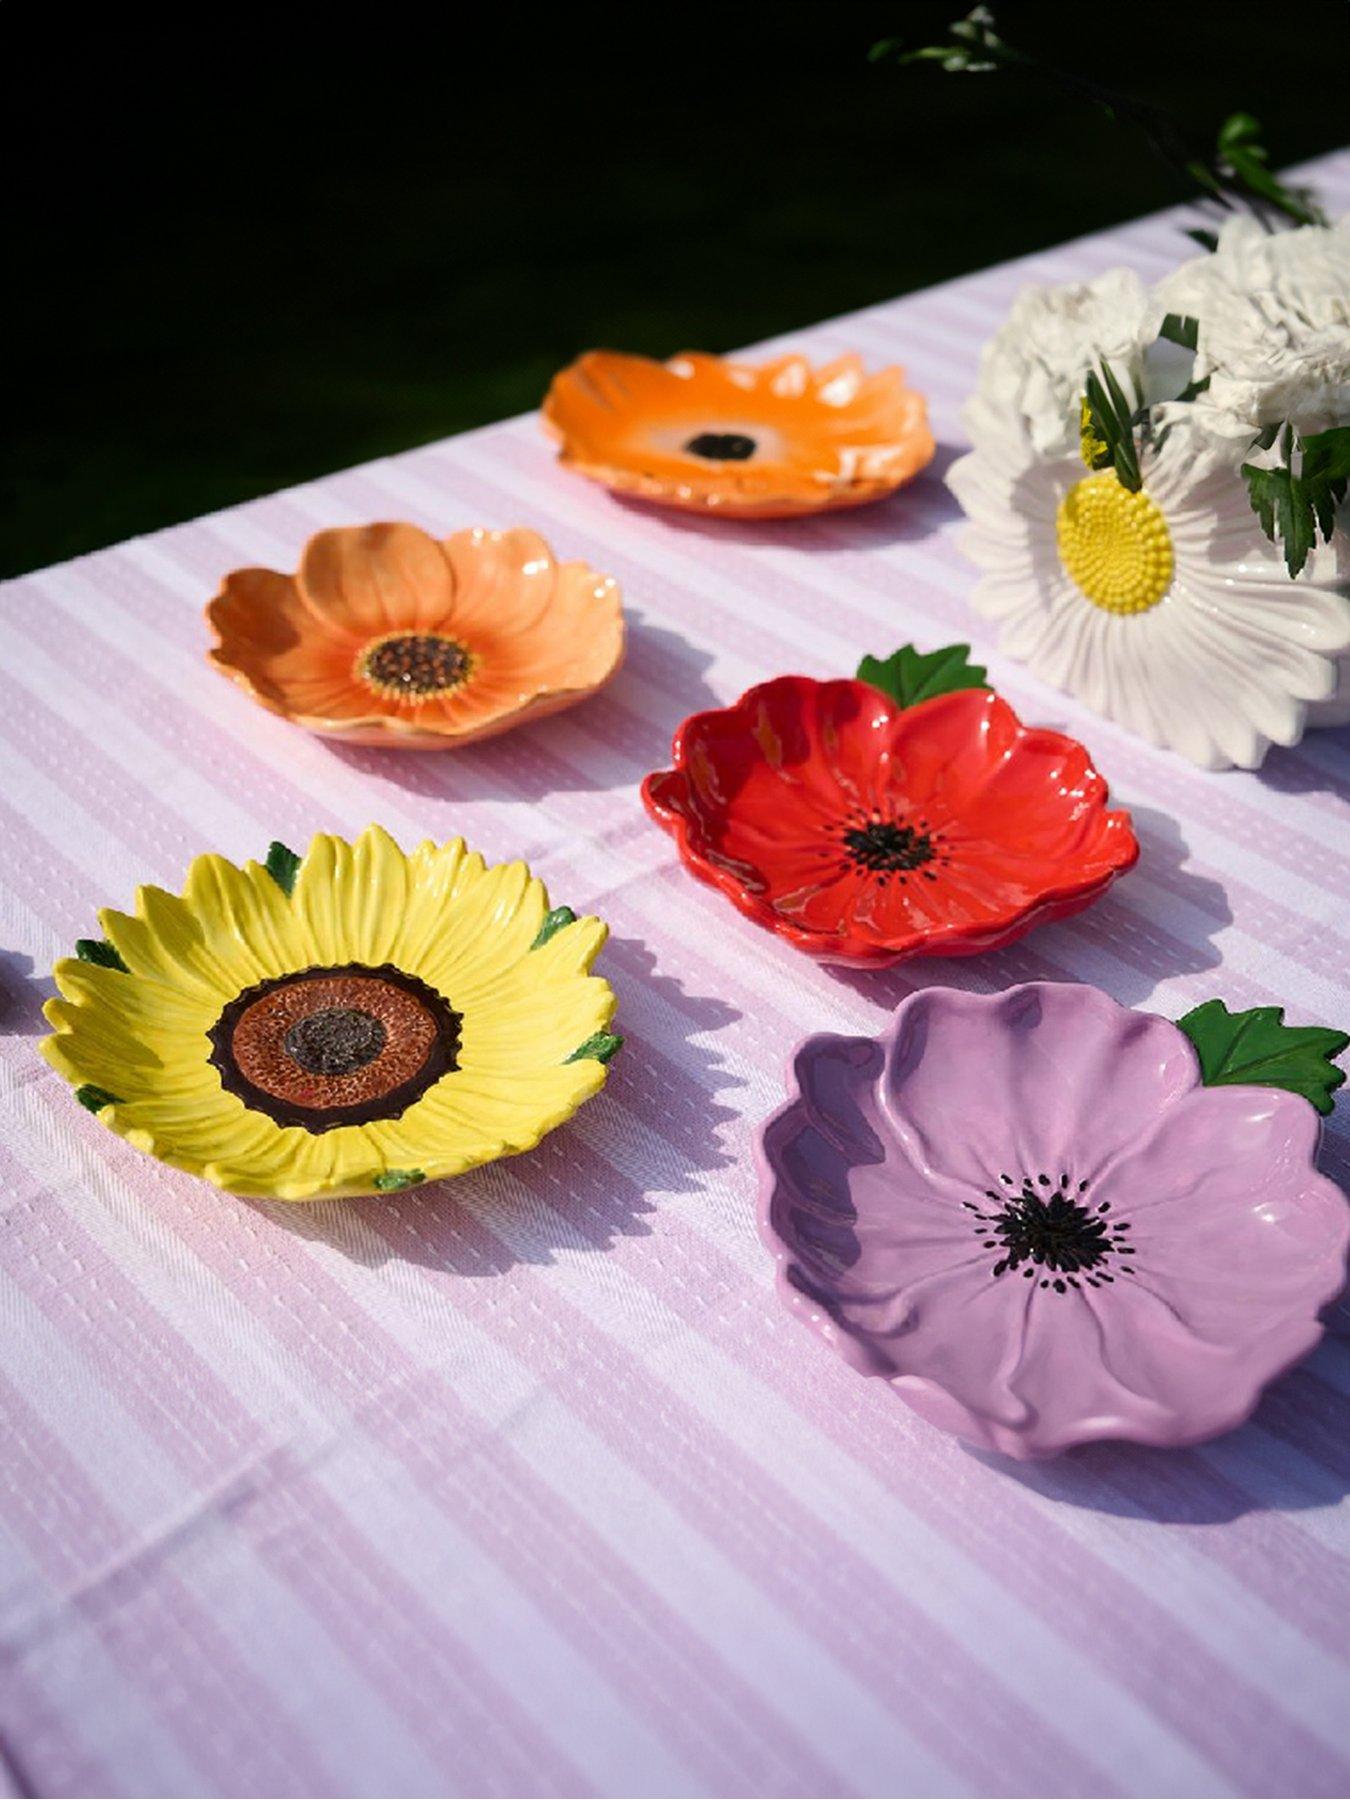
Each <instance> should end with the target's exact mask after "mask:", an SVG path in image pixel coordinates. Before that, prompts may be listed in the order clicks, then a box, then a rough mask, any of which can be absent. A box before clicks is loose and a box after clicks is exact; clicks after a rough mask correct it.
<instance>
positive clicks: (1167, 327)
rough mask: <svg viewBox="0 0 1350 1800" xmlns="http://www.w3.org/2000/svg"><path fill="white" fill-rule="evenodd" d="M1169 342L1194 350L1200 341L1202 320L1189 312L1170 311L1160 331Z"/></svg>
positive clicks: (1159, 334)
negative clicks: (1193, 316) (1194, 317)
mask: <svg viewBox="0 0 1350 1800" xmlns="http://www.w3.org/2000/svg"><path fill="white" fill-rule="evenodd" d="M1158 336H1159V337H1165V338H1166V339H1167V341H1168V343H1169V344H1180V345H1181V348H1182V349H1183V350H1194V349H1195V346H1196V345H1197V344H1198V343H1199V341H1200V321H1199V319H1193V318H1191V316H1190V314H1189V313H1168V315H1167V317H1166V318H1165V319H1164V320H1163V322H1162V326H1161V328H1160V330H1159V332H1158Z"/></svg>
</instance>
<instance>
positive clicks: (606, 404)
mask: <svg viewBox="0 0 1350 1800" xmlns="http://www.w3.org/2000/svg"><path fill="white" fill-rule="evenodd" d="M543 419H544V425H545V428H546V429H547V430H548V431H549V432H550V433H551V434H552V436H554V437H555V438H557V439H558V440H559V442H560V444H561V450H560V452H559V455H560V458H561V460H562V462H563V463H564V464H565V465H566V466H567V467H568V468H572V469H576V470H577V471H578V473H580V474H582V475H588V476H590V477H591V478H592V480H595V481H599V482H602V483H603V484H604V485H605V486H606V487H609V488H613V489H615V490H616V491H617V492H619V493H623V494H631V495H633V496H635V497H637V498H639V499H642V500H654V501H657V502H659V503H661V504H662V505H666V506H678V507H684V508H687V509H691V510H693V511H696V512H711V513H723V514H728V515H732V516H735V517H739V518H762V519H781V518H789V517H791V516H792V515H793V514H796V513H814V512H823V511H826V510H828V509H829V508H832V507H839V506H859V505H862V504H863V502H865V501H868V500H877V499H880V498H881V497H882V496H883V495H885V494H890V493H893V492H894V491H895V489H896V488H898V487H901V486H902V485H903V484H904V483H905V482H907V481H909V480H911V479H912V478H913V477H914V476H915V475H917V474H918V473H919V471H920V470H921V469H923V468H924V467H926V465H927V464H928V463H929V462H931V461H932V458H933V436H932V433H931V432H930V431H929V429H928V414H927V408H926V407H925V405H924V401H923V396H922V395H920V394H916V393H915V392H914V391H913V389H911V388H907V387H906V386H905V382H904V376H903V374H902V373H901V371H900V370H899V369H882V370H880V371H878V373H876V374H875V375H866V374H864V372H863V366H862V362H861V360H860V359H859V358H858V357H856V356H845V357H841V358H840V359H839V361H837V362H833V363H829V364H828V365H826V366H825V367H823V368H820V369H813V368H812V366H811V365H810V363H808V362H807V361H806V359H805V358H804V357H801V356H782V357H778V358H777V359H776V360H774V361H773V362H767V363H763V364H759V365H755V364H751V363H743V362H732V361H724V360H723V359H722V358H721V357H718V356H706V355H703V354H701V353H699V352H697V351H689V352H687V353H686V354H684V355H682V356H676V357H673V358H672V359H671V360H670V361H669V362H664V363H663V362H654V361H652V360H651V359H650V358H649V357H645V356H624V355H620V354H619V353H618V352H617V351H609V350H592V351H590V352H588V354H587V355H585V356H583V357H581V358H580V359H579V360H578V361H577V362H575V363H573V364H572V365H571V367H570V368H567V369H564V370H563V371H562V372H561V374H559V375H556V376H555V377H554V379H553V383H552V386H551V387H550V388H549V391H548V396H547V398H546V399H545V401H544V408H543Z"/></svg>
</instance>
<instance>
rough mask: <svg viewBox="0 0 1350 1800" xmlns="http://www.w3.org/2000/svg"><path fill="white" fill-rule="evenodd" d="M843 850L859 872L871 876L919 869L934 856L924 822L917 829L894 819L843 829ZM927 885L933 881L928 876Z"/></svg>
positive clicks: (931, 877) (847, 826)
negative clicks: (861, 871)
mask: <svg viewBox="0 0 1350 1800" xmlns="http://www.w3.org/2000/svg"><path fill="white" fill-rule="evenodd" d="M844 849H845V850H846V851H847V853H848V856H849V858H850V860H851V861H852V862H854V863H856V864H857V866H858V867H859V868H860V869H870V870H872V871H873V872H874V873H877V872H884V873H887V874H889V873H891V872H893V871H895V870H900V869H921V868H923V866H924V864H925V863H930V862H932V861H933V859H934V858H935V857H936V855H937V846H936V844H935V843H934V842H933V834H932V833H931V832H930V831H929V830H928V829H927V821H926V820H922V819H921V820H920V821H919V823H918V824H917V825H901V824H900V823H898V821H896V820H894V819H882V818H878V817H876V816H873V817H872V818H870V819H866V820H864V821H863V822H862V823H861V824H858V825H846V826H845V827H844ZM928 879H929V880H930V881H932V880H935V879H936V877H935V876H933V875H929V877H928Z"/></svg>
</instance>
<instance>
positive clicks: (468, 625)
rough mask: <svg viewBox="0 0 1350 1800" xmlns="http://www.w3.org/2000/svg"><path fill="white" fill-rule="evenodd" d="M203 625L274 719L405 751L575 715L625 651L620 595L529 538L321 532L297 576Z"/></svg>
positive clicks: (251, 574) (228, 605)
mask: <svg viewBox="0 0 1350 1800" xmlns="http://www.w3.org/2000/svg"><path fill="white" fill-rule="evenodd" d="M207 619H208V621H209V622H210V624H211V626H212V629H213V631H214V633H215V636H216V643H215V645H214V647H213V648H212V650H211V652H210V656H211V660H212V662H214V663H215V665H216V667H217V668H218V669H220V670H221V672H222V673H223V674H225V675H228V676H229V677H230V678H231V679H232V680H234V681H236V682H237V683H238V684H239V685H240V686H241V687H242V688H244V689H245V691H246V692H247V693H249V694H250V695H251V696H252V697H253V698H254V699H255V700H257V701H258V702H259V704H260V705H262V706H265V707H267V708H268V710H269V711H271V712H275V713H279V714H281V716H282V717H283V718H287V719H291V720H293V721H294V722H295V723H296V724H297V725H303V726H305V727H306V728H307V729H308V730H310V731H314V732H318V733H319V734H320V735H322V736H324V737H328V738H334V739H338V740H340V741H342V742H344V743H354V744H369V745H376V746H380V747H387V748H395V749H408V750H444V749H448V748H451V747H453V746H456V745H460V744H467V743H471V742H472V741H473V740H475V739H477V738H485V737H492V736H495V735H496V734H497V733H498V732H501V731H506V730H508V729H509V728H510V727H511V726H513V725H518V724H521V723H522V722H523V721H524V720H526V719H530V718H539V717H542V716H543V715H544V714H546V713H551V712H557V711H559V710H560V709H561V708H563V707H565V706H573V705H575V704H576V703H577V701H579V700H584V699H585V698H586V697H587V696H588V695H590V694H592V693H594V692H595V691H596V689H597V688H599V687H601V686H602V685H603V684H604V683H605V682H606V681H608V680H609V679H610V677H611V676H612V675H613V674H614V673H615V672H616V670H617V669H618V667H619V664H620V662H621V661H622V659H623V648H624V625H623V612H622V608H621V606H620V601H619V588H618V584H617V583H616V582H615V581H613V580H612V579H611V577H609V576H608V575H597V574H596V572H595V571H594V570H593V569H591V568H589V567H587V565H586V564H585V563H581V562H566V563H559V562H557V561H556V560H555V558H554V556H553V552H552V551H551V550H550V548H549V546H548V545H547V544H546V543H545V541H544V540H543V538H541V537H540V536H539V535H538V533H537V532H533V531H526V530H522V529H516V530H513V531H485V530H482V529H475V530H471V531H458V532H456V533H455V534H454V535H453V536H452V537H449V538H446V539H445V540H444V541H443V542H441V541H438V540H437V539H435V538H433V537H431V536H430V535H429V534H428V533H427V532H425V531H421V530H419V529H418V528H417V527H416V526H415V525H399V524H383V525H363V526H355V527H344V528H342V529H339V530H335V531H321V532H319V533H318V535H317V536H316V537H313V538H311V539H310V541H309V543H308V544H307V545H306V546H305V550H304V554H303V556H302V558H301V562H300V568H299V570H298V571H297V573H296V574H295V575H281V574H278V573H276V572H275V571H274V570H271V569H237V570H235V571H234V573H233V574H231V575H228V576H227V577H226V579H225V582H224V585H223V587H222V588H221V591H220V593H219V594H218V595H217V596H216V598H215V599H214V600H213V601H212V602H211V604H210V606H209V607H208V608H207ZM419 682H420V683H421V686H420V687H419V685H418V684H419Z"/></svg>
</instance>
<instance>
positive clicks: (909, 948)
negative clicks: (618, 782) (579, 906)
mask: <svg viewBox="0 0 1350 1800" xmlns="http://www.w3.org/2000/svg"><path fill="white" fill-rule="evenodd" d="M966 648H967V647H966V646H965V645H964V644H962V645H952V646H950V647H949V648H947V649H945V650H939V651H933V652H932V653H931V654H929V655H927V656H920V655H918V654H917V653H916V652H915V651H914V650H913V649H911V648H910V647H908V646H906V648H905V649H903V650H899V651H897V652H896V653H895V655H894V656H892V657H890V658H888V659H887V660H886V661H885V662H879V661H877V660H876V659H875V658H872V657H867V658H865V659H864V661H863V663H862V665H861V667H860V669H859V679H857V680H853V681H814V680H811V679H808V678H807V677H805V676H800V675H785V676H781V677H780V678H779V679H778V680H776V681H770V682H766V683H764V684H763V685H762V686H760V687H754V688H751V689H750V691H749V692H748V693H746V694H743V695H742V696H741V698H740V699H739V700H738V701H737V702H736V704H735V705H734V706H731V707H727V708H724V709H722V710H719V711H715V712H705V713H696V714H695V715H694V716H693V717H692V718H690V719H686V720H685V722H684V724H683V725H681V726H680V728H679V730H678V732H677V733H676V735H675V744H674V763H675V766H674V768H672V769H665V770H662V771H660V772H659V773H657V774H653V775H649V776H648V777H647V779H646V781H645V782H644V784H643V790H642V792H643V798H644V800H645V801H646V804H647V808H648V811H649V812H650V813H651V814H652V816H653V818H655V819H656V821H657V823H658V824H660V825H662V826H663V827H664V828H665V829H666V830H667V831H669V832H670V833H671V834H672V836H673V837H674V839H675V842H676V845H677V847H678V850H679V853H680V856H681V858H682V859H683V861H684V863H685V865H686V867H688V868H689V870H690V871H691V872H692V873H693V874H694V875H696V876H698V877H699V879H700V880H702V881H706V882H709V883H710V884H711V885H713V886H714V887H716V888H718V889H720V890H721V892H722V893H724V894H725V895H726V896H727V898H728V899H729V900H730V901H731V902H732V904H733V905H734V906H735V907H737V908H738V909H739V911H741V912H743V913H744V914H745V916H746V917H747V918H749V919H753V920H754V922H755V923H756V924H757V925H762V926H764V927H765V928H766V929H767V930H769V931H772V932H773V933H774V934H775V935H776V936H777V937H780V938H782V939H783V941H784V942H785V943H789V944H791V945H793V946H794V947H795V948H796V949H798V950H804V951H805V952H806V953H807V954H808V955H810V956H814V957H817V958H819V959H820V960H821V961H823V962H833V963H844V964H852V965H855V966H859V967H879V966H884V965H886V964H889V963H894V962H898V961H900V960H901V959H902V958H904V957H909V956H964V955H971V954H973V953H975V952H977V951H981V950H992V949H997V948H999V947H1000V946H1002V945H1004V944H1007V943H1011V942H1012V941H1013V939H1014V938H1018V937H1021V936H1022V934H1023V933H1024V932H1026V931H1029V930H1030V929H1031V928H1032V926H1034V925H1037V924H1040V923H1042V922H1043V921H1045V920H1048V919H1058V918H1064V917H1066V916H1067V915H1068V914H1070V913H1075V912H1078V911H1080V910H1081V909H1082V908H1083V907H1085V906H1088V905H1090V904H1091V903H1092V901H1094V900H1096V899H1097V898H1098V897H1099V896H1100V895H1101V894H1103V893H1104V892H1105V891H1106V889H1107V888H1108V887H1109V886H1110V884H1111V882H1112V881H1114V880H1115V878H1116V877H1117V876H1118V875H1120V874H1122V873H1123V872H1124V871H1125V870H1126V869H1128V868H1130V867H1131V866H1132V865H1133V864H1134V862H1135V861H1136V859H1137V857H1138V855H1139V846H1138V844H1137V842H1136V841H1135V836H1134V832H1133V831H1132V830H1131V827H1130V820H1129V815H1128V813H1124V812H1109V811H1108V810H1107V806H1106V800H1107V789H1106V783H1105V782H1104V781H1103V780H1102V778H1101V776H1100V775H1099V774H1098V773H1097V771H1096V770H1095V769H1094V768H1093V766H1092V763H1091V760H1090V759H1089V757H1088V753H1087V751H1086V750H1085V749H1084V748H1083V746H1082V745H1081V744H1078V743H1075V742H1074V740H1073V739H1072V738H1067V737H1062V736H1060V734H1059V733H1058V732H1053V731H1038V730H1032V729H1030V728H1029V727H1027V726H1025V725H1023V724H1021V722H1020V721H1019V720H1018V718H1017V716H1016V714H1015V713H1014V712H1013V710H1012V708H1011V707H1010V706H1008V705H1007V703H1006V702H1005V701H1003V700H1001V699H1000V698H999V697H998V695H997V694H994V693H991V692H990V691H989V689H987V688H985V687H983V686H981V685H979V684H980V683H982V681H983V678H984V671H983V669H980V668H973V667H971V666H970V665H969V664H968V663H967V662H966V660H965V655H966Z"/></svg>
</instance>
